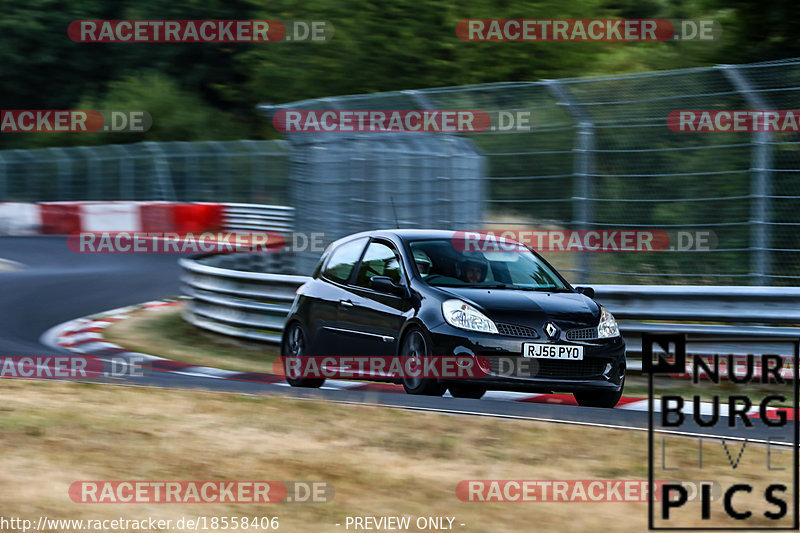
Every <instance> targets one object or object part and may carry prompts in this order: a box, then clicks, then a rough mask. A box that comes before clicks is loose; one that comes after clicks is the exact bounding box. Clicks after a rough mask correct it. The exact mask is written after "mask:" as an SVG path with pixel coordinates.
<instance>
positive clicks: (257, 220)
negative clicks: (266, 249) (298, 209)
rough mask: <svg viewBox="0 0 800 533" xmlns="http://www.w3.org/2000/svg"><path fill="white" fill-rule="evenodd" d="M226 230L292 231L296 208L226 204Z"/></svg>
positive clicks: (224, 215)
mask: <svg viewBox="0 0 800 533" xmlns="http://www.w3.org/2000/svg"><path fill="white" fill-rule="evenodd" d="M222 216H223V223H224V225H225V229H228V230H236V231H281V232H286V231H292V230H293V229H294V207H289V206H285V205H260V204H241V203H226V204H224V211H223V214H222Z"/></svg>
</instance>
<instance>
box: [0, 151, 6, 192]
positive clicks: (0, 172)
mask: <svg viewBox="0 0 800 533" xmlns="http://www.w3.org/2000/svg"><path fill="white" fill-rule="evenodd" d="M7 197H8V170H7V166H6V159H5V157H3V155H2V154H0V201H2V202H5V201H6V198H7Z"/></svg>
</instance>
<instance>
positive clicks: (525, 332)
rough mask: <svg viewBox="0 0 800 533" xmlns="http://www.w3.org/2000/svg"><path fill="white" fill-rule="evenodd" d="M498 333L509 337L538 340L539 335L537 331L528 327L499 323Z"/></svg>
mask: <svg viewBox="0 0 800 533" xmlns="http://www.w3.org/2000/svg"><path fill="white" fill-rule="evenodd" d="M495 325H496V326H497V333H499V334H500V335H507V336H509V337H528V338H529V339H538V338H539V334H538V333H536V330H535V329H533V328H529V327H528V326H518V325H517V324H502V323H497V324H495Z"/></svg>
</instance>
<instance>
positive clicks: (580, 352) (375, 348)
mask: <svg viewBox="0 0 800 533" xmlns="http://www.w3.org/2000/svg"><path fill="white" fill-rule="evenodd" d="M458 238H459V237H458V234H457V233H455V232H452V231H441V230H384V231H372V232H364V233H358V234H355V235H350V236H348V237H345V238H342V239H340V240H338V241H336V242H334V243H333V244H331V245H330V246H329V247H328V249H327V250H326V251H325V253H324V254H323V256H322V258H321V260H320V262H319V265H318V266H317V268H316V271H315V272H314V274H313V277H312V279H311V280H310V281H308V282H307V283H305V284H304V285H303V286H302V287H300V289H299V290H298V291H297V295H296V297H295V299H294V303H293V304H292V308H291V311H290V313H289V316H288V319H287V322H286V327H285V329H284V335H283V342H282V348H281V352H282V355H283V356H284V357H285V358H301V357H303V356H309V355H320V356H321V355H326V356H328V355H340V356H345V355H346V356H398V355H401V356H403V355H405V356H413V357H419V358H423V357H437V356H453V355H461V356H463V355H467V356H470V357H473V358H475V359H476V360H480V361H481V364H482V365H484V366H486V365H488V368H487V369H486V375H485V376H483V377H480V378H472V379H464V380H444V379H433V378H420V377H404V378H402V379H400V380H399V381H401V382H402V384H403V387H404V388H405V390H406V392H407V393H409V394H427V395H441V394H443V393H444V392H445V391H446V390H447V389H448V388H449V390H450V393H451V394H452V395H453V396H455V397H466V398H480V397H481V396H483V394H484V393H485V392H486V390H487V389H492V390H510V391H526V392H528V391H529V392H571V393H573V394H574V396H575V399H576V400H577V402H578V403H579V404H580V405H588V406H596V407H613V406H614V405H616V404H617V402H618V401H619V398H620V397H621V395H622V389H623V386H624V382H625V342H624V340H623V339H622V337H621V336H620V333H619V329H618V327H617V323H616V321H615V320H614V317H613V316H612V315H611V313H609V312H608V311H607V310H606V309H604V308H603V307H602V306H600V305H599V304H597V303H596V302H595V301H594V300H593V299H592V296H593V295H594V291H593V290H592V289H589V288H581V287H578V288H573V287H572V286H571V285H570V284H569V283H568V282H567V281H566V280H565V279H564V278H563V277H562V276H561V275H560V274H559V273H558V272H556V270H555V269H554V268H553V267H552V266H551V265H550V264H549V263H548V262H547V261H545V260H544V259H543V258H542V257H541V256H540V255H539V254H537V253H536V252H534V251H532V250H529V249H528V248H526V247H524V246H522V245H519V244H517V243H514V244H515V247H514V248H512V249H508V248H504V249H502V250H500V251H474V250H468V249H465V247H464V246H462V245H460V244H459V243H458V242H457V239H458ZM506 242H513V241H506ZM467 248H468V247H467ZM296 360H299V359H296ZM524 363H533V364H524ZM287 381H289V383H290V384H291V385H293V386H303V387H318V386H321V385H322V383H323V382H324V379H320V378H319V377H316V378H308V377H304V376H299V375H298V376H294V377H288V376H287Z"/></svg>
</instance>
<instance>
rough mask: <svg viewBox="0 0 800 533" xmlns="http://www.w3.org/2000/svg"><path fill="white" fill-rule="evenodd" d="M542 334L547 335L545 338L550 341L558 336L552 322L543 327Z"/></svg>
mask: <svg viewBox="0 0 800 533" xmlns="http://www.w3.org/2000/svg"><path fill="white" fill-rule="evenodd" d="M544 332H545V333H547V336H548V337H550V338H551V339H555V338H556V335H558V328H557V327H556V325H555V324H553V323H552V322H548V323H547V324H546V325H545V327H544Z"/></svg>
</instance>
